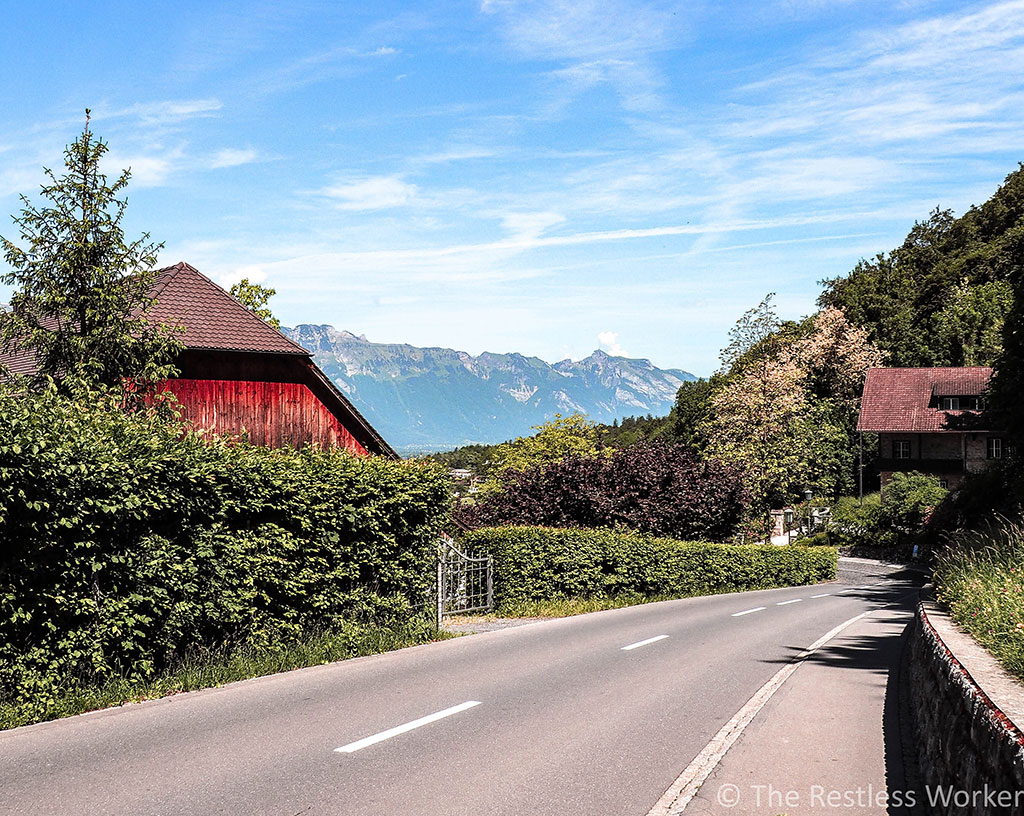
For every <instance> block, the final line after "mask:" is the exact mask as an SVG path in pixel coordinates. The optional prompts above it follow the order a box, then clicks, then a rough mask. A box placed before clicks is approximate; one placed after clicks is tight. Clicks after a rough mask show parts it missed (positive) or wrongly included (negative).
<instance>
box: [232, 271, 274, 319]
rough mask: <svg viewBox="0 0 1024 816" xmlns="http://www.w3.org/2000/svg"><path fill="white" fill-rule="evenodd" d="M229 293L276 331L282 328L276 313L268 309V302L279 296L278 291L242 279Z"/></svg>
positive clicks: (233, 285)
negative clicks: (275, 315)
mask: <svg viewBox="0 0 1024 816" xmlns="http://www.w3.org/2000/svg"><path fill="white" fill-rule="evenodd" d="M229 291H230V292H231V295H232V297H234V298H235V300H237V301H238V302H239V303H241V304H242V305H243V306H244V307H245V308H246V309H248V310H249V311H250V312H252V313H253V314H254V315H256V317H258V318H259V319H260V320H263V321H265V322H266V323H269V324H270V325H271V326H273V327H274V328H275V329H280V328H281V321H280V320H278V319H277V318H276V317H274V313H273V312H272V311H270V309H269V308H267V301H269V300H270V299H271V298H272V297H273V296H274V295H276V294H277V290H276V289H271V288H270V287H268V286H260V285H259V284H258V283H250V281H249V279H248V278H242V279H241V280H240V281H239V282H238V283H235V284H232V286H231V289H230V290H229Z"/></svg>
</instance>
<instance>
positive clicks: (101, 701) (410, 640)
mask: <svg viewBox="0 0 1024 816" xmlns="http://www.w3.org/2000/svg"><path fill="white" fill-rule="evenodd" d="M450 637H455V635H451V634H449V633H446V632H438V631H437V630H436V629H434V628H433V626H432V625H431V624H428V623H426V622H422V621H416V622H412V623H409V624H406V625H403V626H397V627H390V628H389V627H379V626H370V625H366V624H358V623H351V624H348V625H346V626H344V627H343V628H341V629H339V630H336V631H332V632H326V633H319V634H315V635H311V636H310V637H308V638H306V639H305V640H301V641H297V642H295V643H288V644H281V645H279V646H276V647H274V648H271V649H261V650H256V649H236V650H233V651H232V652H230V653H228V652H225V651H209V652H204V653H199V654H194V655H191V656H190V657H189V658H187V659H185V660H183V661H182V662H181V663H180V664H179V665H177V666H176V667H175V668H174V669H173V670H170V671H168V672H165V673H163V674H160V675H158V676H156V677H153V678H150V679H147V680H132V679H129V678H125V677H118V678H114V679H111V680H109V681H107V682H105V683H103V684H101V685H93V686H74V687H69V688H65V689H61V690H59V691H58V692H57V693H55V694H53V695H51V696H50V697H49V698H48V699H47V700H45V701H39V700H35V701H30V702H26V701H20V702H19V701H13V702H12V701H0V730H5V729H9V728H17V727H18V726H22V725H29V724H31V723H36V722H45V721H47V720H55V719H59V718H61V717H70V716H72V715H75V714H83V713H85V712H87V711H96V710H98V709H102V708H110V707H112V706H119V705H124V704H126V703H139V702H142V701H144V700H155V699H157V698H160V697H168V696H170V695H172V694H180V693H182V692H186V691H196V690H198V689H204V688H213V687H216V686H222V685H224V684H226V683H233V682H235V681H237V680H247V679H249V678H252V677H262V676H264V675H268V674H277V673H279V672H284V671H290V670H292V669H301V668H305V667H307V666H320V665H324V664H327V663H334V662H337V661H339V660H347V659H348V658H352V657H362V656H365V655H372V654H381V653H382V652H390V651H393V650H394V649H402V648H404V647H406V646H415V645H418V644H421V643H428V642H430V641H434V640H445V639H447V638H450Z"/></svg>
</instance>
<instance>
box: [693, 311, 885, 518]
mask: <svg viewBox="0 0 1024 816" xmlns="http://www.w3.org/2000/svg"><path fill="white" fill-rule="evenodd" d="M773 314H774V312H773V311H772V307H771V302H770V297H769V298H766V299H765V300H764V301H763V302H762V303H761V304H760V305H759V306H758V307H757V308H756V309H755V310H752V311H751V312H748V313H747V314H745V315H744V316H743V317H742V318H740V320H739V321H738V323H737V326H736V328H735V329H734V331H733V333H732V335H731V336H732V338H733V340H732V343H731V344H730V349H728V350H727V353H726V354H725V355H724V357H723V359H726V360H732V367H731V368H730V369H729V371H728V373H726V374H723V375H721V376H720V377H719V378H718V380H717V382H716V383H715V384H714V386H713V387H712V388H711V389H710V394H709V396H708V397H707V399H708V402H709V406H708V410H707V419H706V420H705V422H704V425H703V426H702V427H700V428H698V432H697V435H698V436H699V437H701V438H703V439H706V440H707V445H706V453H707V455H710V456H714V457H717V458H719V459H721V460H723V461H725V462H729V463H732V464H734V465H736V466H738V467H741V468H743V470H744V471H745V473H746V482H747V487H748V490H749V493H750V496H751V503H750V513H749V516H748V521H750V522H751V523H753V524H761V525H766V524H767V511H768V510H769V508H771V507H781V506H784V505H786V504H788V503H790V502H791V501H792V500H793V499H794V498H795V497H796V496H797V495H799V493H800V492H802V490H803V489H805V488H810V489H811V490H812V491H813V492H814V493H815V494H816V495H818V496H820V497H829V498H834V497H837V496H839V495H840V494H842V493H843V492H846V491H848V490H850V489H852V487H853V477H854V472H855V466H854V455H853V452H854V438H855V432H854V428H855V425H856V416H857V401H858V397H859V395H860V390H861V388H862V387H863V382H864V376H865V371H866V370H867V369H868V368H870V367H872V366H876V365H878V364H879V363H880V361H881V357H880V354H879V353H878V350H877V349H875V348H874V347H872V346H871V344H870V343H869V342H868V340H867V336H866V333H865V332H864V331H863V330H860V329H858V328H857V327H855V326H852V325H851V324H850V322H849V321H848V320H847V319H846V317H845V316H844V315H843V313H842V312H841V311H839V310H838V309H833V308H825V309H822V310H821V311H820V312H818V313H817V314H816V315H814V316H813V317H812V318H808V319H807V320H804V321H801V322H800V323H782V322H781V321H779V320H778V319H777V318H774V319H773V317H772V316H773ZM772 326H775V327H776V328H775V329H774V333H772V334H768V335H766V334H765V332H766V331H768V330H769V329H770V328H771V327H772ZM752 532H753V533H754V534H755V535H759V536H764V535H766V531H752Z"/></svg>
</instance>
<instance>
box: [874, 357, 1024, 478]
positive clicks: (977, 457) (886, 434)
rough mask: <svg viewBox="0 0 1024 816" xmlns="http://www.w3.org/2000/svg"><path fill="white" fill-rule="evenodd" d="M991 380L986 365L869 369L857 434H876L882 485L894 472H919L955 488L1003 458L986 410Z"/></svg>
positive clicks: (1001, 439) (1002, 441)
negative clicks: (987, 390)
mask: <svg viewBox="0 0 1024 816" xmlns="http://www.w3.org/2000/svg"><path fill="white" fill-rule="evenodd" d="M991 377H992V369H991V368H984V367H974V368H874V369H871V370H869V371H868V373H867V379H866V381H865V383H864V395H863V397H862V399H861V407H860V418H859V420H858V422H857V430H858V431H859V432H861V433H877V434H878V449H879V453H878V456H879V458H878V460H877V465H878V469H879V472H880V475H881V479H882V486H883V487H884V486H885V484H886V482H888V481H889V479H890V478H891V477H892V474H893V473H905V472H909V471H918V472H920V473H929V474H932V475H934V476H937V477H938V478H939V480H940V481H941V482H942V483H943V484H944V486H946V487H950V488H953V487H956V486H957V485H959V484H960V482H961V481H962V480H963V477H964V474H965V473H970V472H976V471H979V470H982V469H984V468H985V467H987V466H988V464H989V463H990V462H991V461H992V460H995V459H1002V458H1003V456H1004V455H1005V454H1006V441H1005V439H1004V437H1003V435H1002V434H1001V433H999V432H998V431H997V430H995V429H993V428H991V427H990V423H989V418H988V415H987V414H986V413H985V412H984V409H985V391H986V389H987V388H988V383H989V380H990V379H991Z"/></svg>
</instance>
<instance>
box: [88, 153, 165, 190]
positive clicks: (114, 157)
mask: <svg viewBox="0 0 1024 816" xmlns="http://www.w3.org/2000/svg"><path fill="white" fill-rule="evenodd" d="M180 156H181V151H180V150H174V151H169V152H167V153H164V154H163V155H144V154H143V155H122V154H114V153H108V154H107V155H106V156H104V158H103V165H104V167H103V169H104V172H106V173H107V174H108V175H109V176H114V175H116V174H118V173H120V172H121V170H131V173H132V180H131V185H132V187H133V188H139V187H160V186H162V185H163V184H165V183H166V182H167V179H168V177H169V176H170V175H171V173H172V172H173V171H174V170H175V168H176V165H177V162H178V160H179V159H180Z"/></svg>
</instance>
